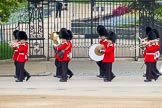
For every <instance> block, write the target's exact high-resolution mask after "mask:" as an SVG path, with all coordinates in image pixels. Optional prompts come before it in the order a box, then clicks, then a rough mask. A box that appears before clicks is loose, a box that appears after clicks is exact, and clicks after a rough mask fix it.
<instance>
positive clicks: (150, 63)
mask: <svg viewBox="0 0 162 108" xmlns="http://www.w3.org/2000/svg"><path fill="white" fill-rule="evenodd" d="M156 38H157V36H156V33H155V32H154V31H152V30H151V31H150V32H149V33H148V42H149V41H151V40H154V39H156ZM159 48H160V47H159V45H158V43H150V44H149V45H147V46H146V47H145V50H144V52H143V57H144V61H145V63H146V80H144V82H151V81H152V79H154V80H157V79H158V77H159V75H157V74H156V72H155V62H156V60H157V58H156V56H155V55H156V53H157V52H158V51H159Z"/></svg>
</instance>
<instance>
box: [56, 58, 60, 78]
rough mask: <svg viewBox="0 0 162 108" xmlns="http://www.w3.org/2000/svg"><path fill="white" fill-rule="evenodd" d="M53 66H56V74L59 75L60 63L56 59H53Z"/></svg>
mask: <svg viewBox="0 0 162 108" xmlns="http://www.w3.org/2000/svg"><path fill="white" fill-rule="evenodd" d="M55 66H56V76H61V74H62V72H61V64H60V62H59V61H58V60H57V59H55Z"/></svg>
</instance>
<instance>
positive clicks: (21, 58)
mask: <svg viewBox="0 0 162 108" xmlns="http://www.w3.org/2000/svg"><path fill="white" fill-rule="evenodd" d="M18 40H19V41H20V43H19V45H16V46H15V50H17V51H18V56H17V59H16V61H17V70H18V77H17V80H16V82H23V80H24V78H25V77H27V78H26V81H28V80H29V78H30V77H31V76H30V74H29V73H28V72H27V71H26V70H25V69H24V66H25V62H26V61H28V56H27V54H28V42H26V40H27V35H26V33H25V32H24V31H19V33H18Z"/></svg>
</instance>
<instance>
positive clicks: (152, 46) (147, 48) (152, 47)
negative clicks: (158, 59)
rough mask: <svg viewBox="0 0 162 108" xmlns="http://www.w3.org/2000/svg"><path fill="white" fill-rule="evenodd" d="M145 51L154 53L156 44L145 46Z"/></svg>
mask: <svg viewBox="0 0 162 108" xmlns="http://www.w3.org/2000/svg"><path fill="white" fill-rule="evenodd" d="M146 50H147V53H154V52H155V51H156V45H151V46H147V47H146Z"/></svg>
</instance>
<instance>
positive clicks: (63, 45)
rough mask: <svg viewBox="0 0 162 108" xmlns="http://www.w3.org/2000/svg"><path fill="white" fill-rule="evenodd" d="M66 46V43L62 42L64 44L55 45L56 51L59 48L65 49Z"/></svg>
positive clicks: (59, 49)
mask: <svg viewBox="0 0 162 108" xmlns="http://www.w3.org/2000/svg"><path fill="white" fill-rule="evenodd" d="M66 47H67V44H66V43H64V44H62V45H60V46H58V47H56V50H57V51H61V50H63V49H65V48H66Z"/></svg>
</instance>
